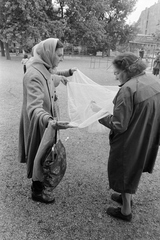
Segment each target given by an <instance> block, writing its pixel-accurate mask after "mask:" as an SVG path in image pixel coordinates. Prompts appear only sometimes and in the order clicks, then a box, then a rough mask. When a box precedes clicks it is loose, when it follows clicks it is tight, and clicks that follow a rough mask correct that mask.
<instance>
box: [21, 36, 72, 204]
mask: <svg viewBox="0 0 160 240" xmlns="http://www.w3.org/2000/svg"><path fill="white" fill-rule="evenodd" d="M62 57H63V44H62V43H61V42H60V41H59V40H58V39H55V38H49V39H47V40H44V41H42V42H40V43H39V44H38V45H37V47H36V51H35V54H34V56H33V57H32V58H31V59H30V61H29V64H28V66H27V72H26V74H25V75H24V79H23V105H22V112H21V118H20V128H19V161H20V162H22V163H24V162H26V163H27V177H28V178H32V199H33V200H35V201H40V202H45V203H50V202H54V198H53V199H50V198H49V197H48V196H47V195H45V194H44V193H43V171H42V169H41V167H40V164H39V165H38V164H36V166H37V165H38V166H39V169H35V166H34V159H35V156H36V153H37V150H38V147H39V144H40V142H41V139H42V136H43V133H44V131H45V129H46V128H47V126H48V124H49V122H50V124H52V127H53V128H54V129H55V130H58V129H66V128H68V127H69V126H68V123H61V122H59V121H58V114H57V112H56V111H54V108H55V101H56V99H55V85H54V83H53V70H54V69H55V68H56V67H57V66H58V65H59V63H60V61H62ZM55 138H56V131H55ZM37 172H38V173H41V174H38V175H40V177H39V179H37V177H36V173H37ZM33 173H35V174H33Z"/></svg>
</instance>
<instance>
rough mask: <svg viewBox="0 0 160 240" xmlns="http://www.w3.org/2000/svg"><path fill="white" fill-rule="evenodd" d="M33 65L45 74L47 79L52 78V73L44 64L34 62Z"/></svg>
mask: <svg viewBox="0 0 160 240" xmlns="http://www.w3.org/2000/svg"><path fill="white" fill-rule="evenodd" d="M32 67H33V68H35V69H37V70H38V71H39V72H40V73H41V74H42V75H43V76H44V78H45V79H46V80H47V81H48V80H49V79H50V78H51V73H50V72H49V71H48V69H47V68H46V67H45V66H44V65H43V64H40V63H34V64H33V65H32Z"/></svg>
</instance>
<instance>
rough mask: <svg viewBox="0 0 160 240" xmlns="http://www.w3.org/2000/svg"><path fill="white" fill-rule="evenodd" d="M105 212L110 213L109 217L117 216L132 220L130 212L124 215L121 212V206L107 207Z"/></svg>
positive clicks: (128, 220)
mask: <svg viewBox="0 0 160 240" xmlns="http://www.w3.org/2000/svg"><path fill="white" fill-rule="evenodd" d="M107 214H108V215H110V216H111V217H114V218H118V219H121V220H124V221H127V222H130V221H131V220H132V213H130V214H128V215H124V214H122V213H121V208H119V207H118V208H113V207H109V208H107Z"/></svg>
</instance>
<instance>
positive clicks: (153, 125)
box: [99, 52, 160, 221]
mask: <svg viewBox="0 0 160 240" xmlns="http://www.w3.org/2000/svg"><path fill="white" fill-rule="evenodd" d="M113 67H114V73H115V76H116V80H119V81H120V83H121V85H120V89H119V91H118V93H117V95H116V97H115V98H114V100H113V103H114V110H113V115H111V114H110V115H108V116H106V117H104V118H102V119H100V120H99V122H100V123H101V124H103V125H104V126H106V127H108V128H109V129H110V130H111V131H110V136H109V139H110V153H109V160H108V178H109V186H110V188H111V189H113V190H114V191H116V192H118V193H120V194H117V193H114V194H112V196H111V198H112V200H114V201H116V202H118V203H121V204H122V208H112V207H109V208H108V209H107V213H108V214H109V215H111V216H113V217H115V218H119V219H123V220H126V221H131V219H132V210H131V198H132V194H135V193H136V191H137V188H138V184H139V181H140V178H141V175H142V173H143V172H148V173H152V171H153V167H154V164H155V160H156V156H157V152H158V148H159V143H160V110H159V109H160V84H159V82H158V81H157V80H156V79H155V77H154V76H150V75H148V74H147V73H145V71H144V70H145V68H146V66H145V64H144V63H143V62H142V60H141V59H139V58H137V56H135V55H134V54H132V53H130V52H129V53H123V54H120V55H118V56H117V57H116V58H115V59H114V61H113Z"/></svg>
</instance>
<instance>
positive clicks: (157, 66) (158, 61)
mask: <svg viewBox="0 0 160 240" xmlns="http://www.w3.org/2000/svg"><path fill="white" fill-rule="evenodd" d="M159 70H160V52H158V53H157V56H156V58H155V60H154V63H153V72H152V73H153V74H154V75H156V76H157V75H159Z"/></svg>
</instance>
